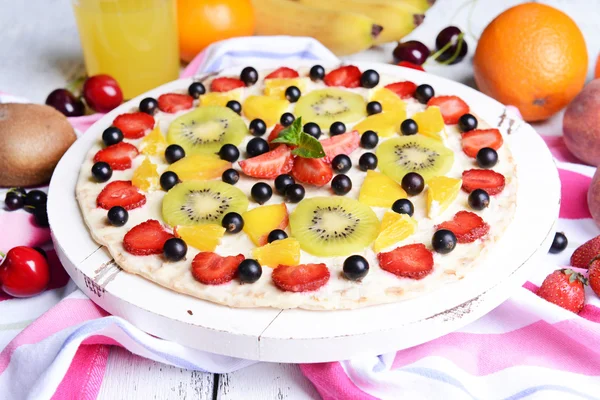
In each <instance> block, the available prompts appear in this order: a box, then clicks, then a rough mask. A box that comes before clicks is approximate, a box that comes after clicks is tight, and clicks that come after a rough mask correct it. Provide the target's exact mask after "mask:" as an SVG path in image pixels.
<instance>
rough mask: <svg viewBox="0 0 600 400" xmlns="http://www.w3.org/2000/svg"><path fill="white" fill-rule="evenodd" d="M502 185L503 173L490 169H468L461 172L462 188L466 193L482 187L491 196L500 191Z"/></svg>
mask: <svg viewBox="0 0 600 400" xmlns="http://www.w3.org/2000/svg"><path fill="white" fill-rule="evenodd" d="M504 185H505V179H504V175H502V174H499V173H498V172H495V171H492V170H490V169H470V170H468V171H464V172H463V174H462V188H463V190H464V191H465V192H467V193H471V192H472V191H473V190H475V189H483V190H485V191H486V192H487V194H489V195H490V196H493V195H495V194H498V193H500V192H502V190H504Z"/></svg>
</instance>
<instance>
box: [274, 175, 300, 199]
mask: <svg viewBox="0 0 600 400" xmlns="http://www.w3.org/2000/svg"><path fill="white" fill-rule="evenodd" d="M294 183H296V181H295V180H294V178H292V176H291V175H288V174H281V175H278V176H277V178H275V190H276V191H277V193H279V194H281V195H284V194H285V190H286V189H287V187H288V186H290V185H293V184H294Z"/></svg>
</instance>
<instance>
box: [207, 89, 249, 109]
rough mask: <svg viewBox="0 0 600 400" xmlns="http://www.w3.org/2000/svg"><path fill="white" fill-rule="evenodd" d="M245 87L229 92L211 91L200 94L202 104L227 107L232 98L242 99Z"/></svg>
mask: <svg viewBox="0 0 600 400" xmlns="http://www.w3.org/2000/svg"><path fill="white" fill-rule="evenodd" d="M243 90H244V89H241V88H239V89H234V90H230V91H229V92H224V93H219V92H210V93H206V94H203V95H202V96H200V106H201V107H206V106H220V107H225V106H226V105H227V103H228V102H229V101H231V100H235V101H242V93H243Z"/></svg>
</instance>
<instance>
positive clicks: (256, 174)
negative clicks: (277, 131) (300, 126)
mask: <svg viewBox="0 0 600 400" xmlns="http://www.w3.org/2000/svg"><path fill="white" fill-rule="evenodd" d="M239 164H240V168H241V169H242V171H244V174H246V175H248V176H251V177H253V178H262V179H273V178H277V176H278V175H281V174H287V173H288V172H290V171H291V170H292V166H293V165H294V157H293V156H292V151H291V150H290V149H289V147H287V146H286V145H283V144H282V145H279V146H277V147H276V148H275V150H271V151H269V152H266V153H264V154H261V155H260V156H256V157H252V158H249V159H247V160H243V161H240V163H239Z"/></svg>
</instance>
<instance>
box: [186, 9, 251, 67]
mask: <svg viewBox="0 0 600 400" xmlns="http://www.w3.org/2000/svg"><path fill="white" fill-rule="evenodd" d="M177 22H178V26H179V51H180V56H181V59H182V60H184V61H188V62H189V61H191V60H192V59H193V58H194V57H195V56H196V54H198V53H199V52H200V51H202V50H203V49H204V48H205V47H206V46H208V45H209V44H211V43H214V42H218V41H219V40H223V39H229V38H232V37H237V36H250V35H252V34H253V33H254V24H255V20H254V9H253V8H252V1H251V0H177Z"/></svg>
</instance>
